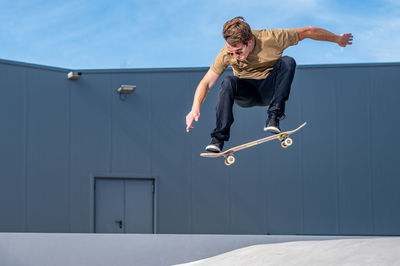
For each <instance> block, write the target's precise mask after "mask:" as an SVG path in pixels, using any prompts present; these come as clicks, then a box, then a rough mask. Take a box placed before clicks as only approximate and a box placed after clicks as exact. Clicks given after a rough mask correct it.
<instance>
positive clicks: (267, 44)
mask: <svg viewBox="0 0 400 266" xmlns="http://www.w3.org/2000/svg"><path fill="white" fill-rule="evenodd" d="M252 32H253V34H254V36H255V37H256V46H255V47H254V49H253V51H251V53H250V54H249V56H248V57H247V59H246V60H245V61H243V62H240V61H238V60H236V59H235V57H234V56H233V53H231V52H229V50H228V49H227V48H226V46H225V47H224V48H223V49H222V50H221V52H219V54H218V55H217V57H216V58H215V60H214V63H213V64H212V65H211V70H212V71H214V72H215V73H216V74H218V75H221V74H222V73H223V72H224V71H225V69H226V68H227V67H228V66H232V68H233V74H234V75H235V76H236V77H239V78H246V79H265V78H266V77H267V76H268V74H269V72H270V71H271V70H272V68H273V67H274V65H275V64H276V62H277V61H278V59H279V58H280V57H281V56H282V53H283V51H284V50H285V49H286V48H288V47H289V46H292V45H296V44H297V43H298V42H299V36H298V34H297V31H296V29H272V30H253V31H252Z"/></svg>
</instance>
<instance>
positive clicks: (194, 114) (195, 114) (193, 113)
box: [186, 110, 200, 132]
mask: <svg viewBox="0 0 400 266" xmlns="http://www.w3.org/2000/svg"><path fill="white" fill-rule="evenodd" d="M199 118H200V111H198V110H192V111H190V112H189V113H188V115H187V116H186V132H189V130H190V129H191V128H193V125H192V124H193V120H194V121H196V122H198V121H199Z"/></svg>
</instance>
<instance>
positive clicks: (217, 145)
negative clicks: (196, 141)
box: [206, 138, 224, 153]
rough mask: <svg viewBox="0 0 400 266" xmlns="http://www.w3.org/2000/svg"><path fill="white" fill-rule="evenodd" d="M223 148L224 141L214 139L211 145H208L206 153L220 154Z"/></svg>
mask: <svg viewBox="0 0 400 266" xmlns="http://www.w3.org/2000/svg"><path fill="white" fill-rule="evenodd" d="M223 147H224V141H223V140H218V139H216V138H212V139H211V142H210V144H208V145H207V147H206V151H208V152H215V153H218V152H221V151H222V148H223Z"/></svg>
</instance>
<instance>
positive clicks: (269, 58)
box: [186, 17, 353, 152]
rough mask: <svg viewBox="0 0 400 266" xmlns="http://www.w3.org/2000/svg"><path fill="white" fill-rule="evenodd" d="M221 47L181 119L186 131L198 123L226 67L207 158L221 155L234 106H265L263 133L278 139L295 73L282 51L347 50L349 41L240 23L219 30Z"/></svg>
mask: <svg viewBox="0 0 400 266" xmlns="http://www.w3.org/2000/svg"><path fill="white" fill-rule="evenodd" d="M222 33H223V36H224V39H225V47H224V48H223V49H222V50H221V51H220V53H219V54H218V55H217V57H216V58H215V60H214V63H213V64H212V65H211V67H210V69H209V70H208V72H207V73H206V74H205V76H204V77H203V79H202V80H201V81H200V83H199V85H198V86H197V89H196V92H195V94H194V99H193V105H192V110H191V111H190V112H189V114H188V115H187V116H186V131H187V132H189V130H190V128H193V125H192V124H193V121H196V122H197V121H198V120H199V117H200V107H201V105H202V103H203V102H204V100H205V98H206V96H207V93H208V91H209V90H210V88H211V87H212V86H213V85H214V84H215V83H216V81H217V80H218V78H219V77H220V76H221V74H222V73H223V72H224V71H225V69H226V68H227V67H228V66H232V68H233V74H234V76H226V77H225V78H224V79H223V81H222V83H221V86H220V89H219V95H218V100H217V108H216V111H217V112H216V127H215V129H214V130H213V131H212V132H211V142H210V144H209V145H208V146H206V150H207V151H209V152H220V151H222V148H223V145H224V142H225V141H228V140H229V136H230V127H231V125H232V123H233V120H234V118H233V113H232V108H233V103H234V102H235V103H236V104H238V105H239V106H241V107H252V106H269V107H268V112H267V113H268V119H267V121H266V123H265V127H264V130H265V131H268V132H271V133H274V134H276V133H279V132H280V128H279V121H280V120H281V119H283V118H284V117H285V102H286V101H287V100H288V98H289V93H290V86H291V84H292V81H293V76H294V72H295V68H296V62H295V60H294V59H293V58H292V57H289V56H282V53H283V51H284V50H285V49H286V48H287V47H289V46H292V45H296V44H298V42H299V41H302V40H304V39H306V38H310V39H313V40H320V41H329V42H334V43H337V44H338V45H340V46H342V47H345V46H346V45H348V44H352V40H353V35H352V34H351V33H345V34H341V35H336V34H334V33H331V32H329V31H327V30H325V29H321V28H316V27H304V28H297V29H271V30H253V31H252V30H251V28H250V26H249V24H247V23H246V22H245V19H244V18H243V17H236V18H234V19H232V20H229V21H227V22H226V23H225V24H224V27H223V32H222Z"/></svg>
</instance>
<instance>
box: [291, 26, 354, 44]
mask: <svg viewBox="0 0 400 266" xmlns="http://www.w3.org/2000/svg"><path fill="white" fill-rule="evenodd" d="M296 30H297V34H298V35H299V41H302V40H304V39H307V38H310V39H313V40H317V41H327V42H334V43H337V44H339V45H340V46H341V47H346V45H349V44H352V43H353V34H351V33H343V34H340V35H336V34H334V33H332V32H330V31H327V30H325V29H322V28H316V27H304V28H298V29H296Z"/></svg>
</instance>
